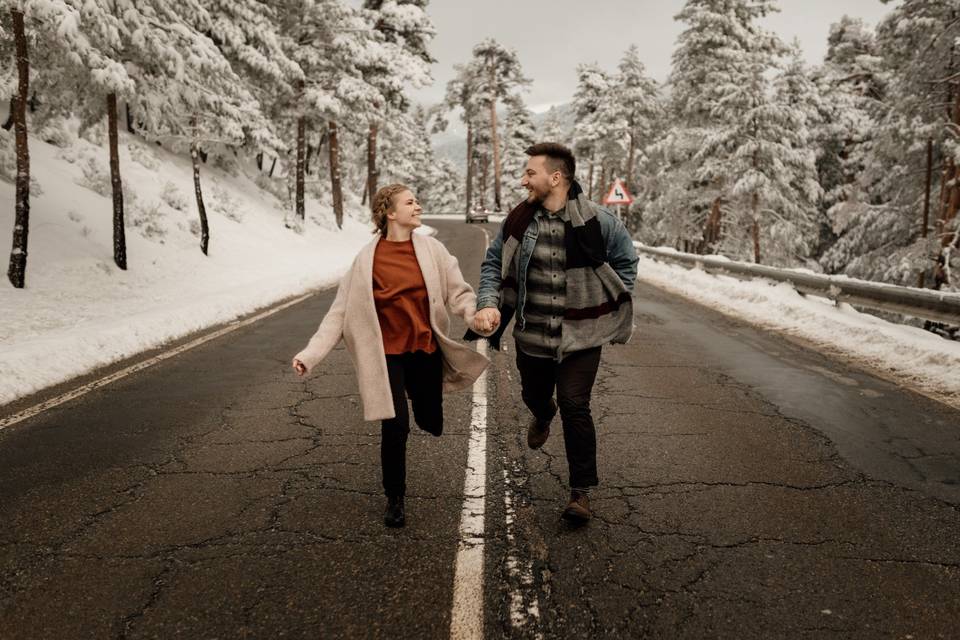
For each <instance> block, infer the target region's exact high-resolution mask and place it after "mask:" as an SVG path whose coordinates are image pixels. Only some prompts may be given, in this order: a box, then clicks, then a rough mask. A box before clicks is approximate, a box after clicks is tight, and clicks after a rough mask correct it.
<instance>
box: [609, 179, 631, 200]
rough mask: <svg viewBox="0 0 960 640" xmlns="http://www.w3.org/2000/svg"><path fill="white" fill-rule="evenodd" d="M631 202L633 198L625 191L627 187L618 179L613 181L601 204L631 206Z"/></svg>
mask: <svg viewBox="0 0 960 640" xmlns="http://www.w3.org/2000/svg"><path fill="white" fill-rule="evenodd" d="M632 202H633V196H631V195H630V192H629V191H627V186H626V185H625V184H623V181H622V180H620V178H617V179H616V180H614V181H613V184H612V185H611V186H610V191H609V193H607V197H606V198H604V199H603V204H631V203H632Z"/></svg>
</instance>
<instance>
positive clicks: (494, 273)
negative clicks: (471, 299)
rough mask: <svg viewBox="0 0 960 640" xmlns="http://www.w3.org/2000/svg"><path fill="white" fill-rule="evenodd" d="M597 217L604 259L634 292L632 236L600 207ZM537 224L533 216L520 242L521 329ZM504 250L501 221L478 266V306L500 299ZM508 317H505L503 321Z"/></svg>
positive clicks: (518, 311)
mask: <svg viewBox="0 0 960 640" xmlns="http://www.w3.org/2000/svg"><path fill="white" fill-rule="evenodd" d="M597 217H598V218H599V220H600V231H601V233H602V234H603V240H604V242H605V243H606V248H607V262H608V263H609V264H610V266H611V267H612V268H613V270H614V271H615V272H616V273H617V275H618V276H619V277H620V279H621V280H622V281H623V285H624V286H625V287H626V288H627V291H629V292H631V293H633V283H634V281H635V280H636V278H637V262H638V260H637V252H636V249H635V248H634V246H633V240H632V239H631V238H630V234H629V233H628V232H627V229H626V227H624V226H623V222H621V221H620V219H619V218H617V217H616V216H615V215H613V214H612V213H610V212H609V211H607V210H606V209H604V208H602V207H600V208H599V212H598V214H597ZM539 232H540V225H539V224H538V223H537V220H536V218H534V219H533V221H532V222H531V223H530V226H528V227H527V230H526V232H525V233H524V234H523V242H522V243H521V244H520V250H519V251H520V273H519V277H518V278H517V280H518V283H517V284H518V288H517V308H516V311H515V316H516V321H517V324H518V326H519V327H520V328H521V329H522V328H523V323H524V317H523V308H524V304H525V303H526V299H527V267H528V266H529V265H530V258H531V256H533V248H534V246H536V244H537V236H538V234H539ZM502 252H503V225H501V226H500V231H499V232H498V233H497V236H496V237H495V238H494V239H493V242H491V243H490V246H489V247H488V248H487V254H486V256H485V257H484V259H483V265H482V266H481V267H480V286H479V287H478V290H477V309H478V310H479V309H486V308H489V307H498V306H499V303H500V281H501V278H502V275H501V274H502V270H501V266H502V265H501V255H502ZM507 321H508V320H507V319H504V320H503V323H504V324H506V322H507Z"/></svg>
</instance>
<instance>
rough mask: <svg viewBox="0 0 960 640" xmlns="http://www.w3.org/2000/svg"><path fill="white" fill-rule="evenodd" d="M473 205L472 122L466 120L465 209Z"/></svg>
mask: <svg viewBox="0 0 960 640" xmlns="http://www.w3.org/2000/svg"><path fill="white" fill-rule="evenodd" d="M472 206H473V123H472V122H470V121H469V120H467V211H466V213H470V210H471V208H472Z"/></svg>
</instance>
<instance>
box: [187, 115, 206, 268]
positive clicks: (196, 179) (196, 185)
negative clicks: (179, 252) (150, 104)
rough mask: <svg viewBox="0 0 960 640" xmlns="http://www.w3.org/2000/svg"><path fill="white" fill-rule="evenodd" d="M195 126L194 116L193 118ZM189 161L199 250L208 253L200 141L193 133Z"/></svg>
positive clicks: (204, 253)
mask: <svg viewBox="0 0 960 640" xmlns="http://www.w3.org/2000/svg"><path fill="white" fill-rule="evenodd" d="M193 121H194V126H196V121H197V120H196V118H194V120H193ZM190 162H191V163H192V164H193V193H194V195H195V196H196V197H197V213H199V214H200V251H203V255H205V256H206V255H210V254H209V253H208V252H207V250H208V248H209V247H210V226H209V225H208V224H207V208H206V207H205V206H203V191H202V190H201V189H200V143H199V142H198V141H197V139H196V133H194V140H193V143H192V144H191V145H190Z"/></svg>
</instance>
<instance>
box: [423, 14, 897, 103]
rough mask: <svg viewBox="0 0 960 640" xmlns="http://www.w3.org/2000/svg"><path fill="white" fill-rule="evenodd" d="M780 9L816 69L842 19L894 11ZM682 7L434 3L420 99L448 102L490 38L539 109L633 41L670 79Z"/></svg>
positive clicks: (608, 64)
mask: <svg viewBox="0 0 960 640" xmlns="http://www.w3.org/2000/svg"><path fill="white" fill-rule="evenodd" d="M779 5H780V8H781V11H780V13H778V14H775V15H773V16H770V17H768V18H767V21H766V23H767V26H768V27H769V28H771V29H773V30H774V31H776V32H777V33H779V34H780V36H781V37H782V38H783V39H784V40H785V41H786V42H790V41H792V40H793V39H794V38H798V39H799V41H800V46H801V47H802V48H803V50H804V52H805V54H806V57H807V61H808V62H810V63H812V64H815V63H819V62H820V60H822V58H823V54H824V52H825V51H826V42H827V33H828V30H829V28H830V24H832V23H833V22H836V21H837V20H839V19H840V17H841V16H843V15H844V14H848V15H850V16H855V17H859V18H863V19H864V21H865V22H867V24H868V25H870V26H874V25H876V23H877V21H878V20H879V19H880V18H881V17H882V16H883V15H885V14H886V13H887V12H888V11H890V5H889V4H886V5H885V4H883V3H881V2H880V0H780V2H779ZM682 6H683V0H594V1H593V2H589V3H587V2H583V0H552V1H551V2H536V1H530V0H527V1H524V0H431V2H430V4H429V6H428V7H427V12H428V13H429V14H430V17H431V18H432V19H433V23H434V25H435V26H436V29H437V36H436V38H434V40H433V43H432V45H431V47H430V50H431V52H432V53H433V56H434V57H435V58H436V59H437V63H436V64H435V65H433V77H434V84H433V86H431V87H427V88H424V89H420V90H418V91H417V92H415V94H414V99H415V100H417V101H419V102H422V103H424V104H433V103H436V102H439V101H440V100H442V99H443V92H444V87H445V85H446V83H447V81H448V80H450V78H451V77H452V76H453V65H454V64H457V63H462V62H466V61H467V60H468V59H469V57H470V52H471V49H472V48H473V46H474V45H475V44H476V43H478V42H480V41H481V40H483V39H484V38H488V37H493V38H495V39H496V40H497V41H499V42H500V43H501V44H503V45H506V46H507V47H511V48H513V49H515V50H516V51H517V54H518V55H519V57H520V63H521V64H522V65H523V69H524V72H525V74H526V75H527V77H528V78H531V79H532V80H533V83H532V85H531V86H530V87H529V88H528V90H527V93H526V95H525V100H526V103H527V104H528V105H529V106H530V107H531V108H532V109H533V110H534V111H537V112H540V111H544V110H546V109H547V108H549V107H550V106H551V105H554V104H562V103H565V102H569V101H570V100H571V98H572V96H573V91H574V88H575V85H576V75H575V70H576V67H577V65H578V64H580V63H582V62H596V63H598V64H600V65H601V66H602V67H604V68H605V69H608V70H610V71H614V70H615V69H616V66H617V63H618V61H619V60H620V57H621V56H622V55H623V52H624V51H625V50H626V48H627V47H628V46H630V45H631V44H636V45H637V47H639V49H640V57H641V59H642V60H643V62H644V64H645V65H646V66H647V71H648V73H649V74H650V75H652V76H653V77H654V78H655V79H657V80H658V81H661V82H663V81H664V80H665V79H666V78H667V75H668V74H669V73H670V55H671V52H672V51H673V47H674V44H675V42H676V39H677V35H678V34H679V33H680V31H681V28H682V27H683V25H682V24H680V23H678V22H675V21H674V20H673V16H674V15H675V14H676V13H677V12H678V11H679V10H680V8H681V7H682Z"/></svg>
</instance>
